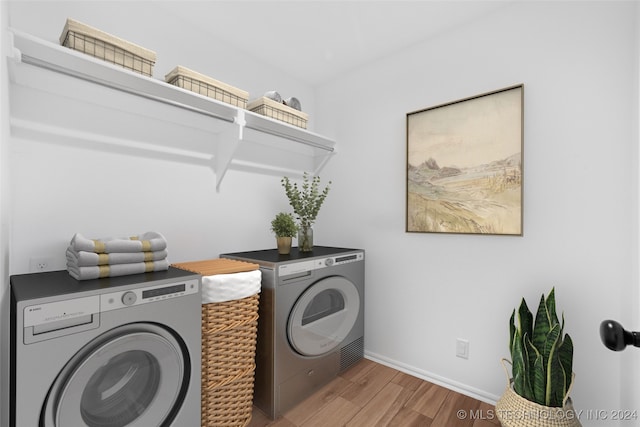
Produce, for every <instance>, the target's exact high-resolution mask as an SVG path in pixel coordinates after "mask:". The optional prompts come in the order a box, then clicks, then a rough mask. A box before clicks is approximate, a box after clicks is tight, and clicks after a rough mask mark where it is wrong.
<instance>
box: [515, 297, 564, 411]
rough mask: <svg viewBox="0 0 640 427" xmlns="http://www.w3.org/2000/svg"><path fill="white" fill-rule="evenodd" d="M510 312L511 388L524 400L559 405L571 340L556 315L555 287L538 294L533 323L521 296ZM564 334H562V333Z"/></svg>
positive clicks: (561, 399)
mask: <svg viewBox="0 0 640 427" xmlns="http://www.w3.org/2000/svg"><path fill="white" fill-rule="evenodd" d="M515 318H516V310H515V309H514V310H513V313H512V314H511V319H510V324H509V331H510V339H509V349H510V351H511V360H512V374H513V375H512V377H513V388H514V391H515V392H516V393H518V394H519V395H520V396H522V397H524V398H525V399H527V400H530V401H532V402H535V403H538V404H540V405H544V406H552V407H562V406H563V403H564V401H565V397H566V395H567V393H568V392H569V386H570V385H571V381H572V373H573V371H572V369H573V367H572V365H573V342H572V340H571V337H570V336H569V334H564V314H563V315H562V323H560V322H559V321H558V316H557V315H556V301H555V288H553V289H551V292H549V295H548V296H547V298H546V299H545V297H544V294H543V295H542V297H540V303H539V305H538V311H537V313H536V317H535V322H534V318H533V314H532V313H531V311H529V308H528V307H527V303H526V302H525V300H524V298H523V299H522V302H521V303H520V307H519V309H518V320H519V322H518V323H519V325H518V326H517V327H516V324H515ZM563 334H564V335H563Z"/></svg>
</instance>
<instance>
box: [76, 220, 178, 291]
mask: <svg viewBox="0 0 640 427" xmlns="http://www.w3.org/2000/svg"><path fill="white" fill-rule="evenodd" d="M168 269H169V261H168V260H167V241H166V240H165V238H164V237H163V236H162V235H161V234H160V233H156V232H147V233H144V234H141V235H139V236H133V237H124V238H112V237H110V238H106V239H87V238H86V237H84V236H82V235H81V234H79V233H76V234H75V235H74V236H73V238H72V239H71V243H70V244H69V247H68V248H67V271H68V272H69V274H70V275H71V276H72V277H73V278H75V279H77V280H88V279H99V278H102V277H115V276H125V275H128V274H139V273H148V272H151V271H163V270H168Z"/></svg>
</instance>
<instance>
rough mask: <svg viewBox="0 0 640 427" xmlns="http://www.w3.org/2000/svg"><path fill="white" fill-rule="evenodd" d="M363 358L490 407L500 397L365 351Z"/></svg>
mask: <svg viewBox="0 0 640 427" xmlns="http://www.w3.org/2000/svg"><path fill="white" fill-rule="evenodd" d="M364 357H365V358H366V359H369V360H372V361H374V362H377V363H380V364H381V365H385V366H388V367H390V368H393V369H396V370H398V371H400V372H404V373H405V374H408V375H411V376H414V377H416V378H420V379H422V380H425V381H429V382H431V383H434V384H437V385H439V386H442V387H444V388H447V389H449V390H453V391H455V392H458V393H461V394H464V395H465V396H469V397H472V398H474V399H477V400H480V401H482V402H486V403H488V404H490V405H495V404H496V402H497V401H498V399H499V398H500V396H496V395H494V394H491V393H487V392H485V391H483V390H478V389H476V388H474V387H470V386H468V385H466V384H462V383H459V382H457V381H453V380H451V379H449V378H444V377H441V376H440V375H436V374H434V373H432V372H427V371H423V370H422V369H417V368H415V367H413V366H409V365H406V364H404V363H401V362H398V361H396V360H392V359H389V358H387V357H384V356H381V355H379V354H375V353H372V352H370V351H365V352H364Z"/></svg>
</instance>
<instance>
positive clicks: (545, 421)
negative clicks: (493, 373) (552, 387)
mask: <svg viewBox="0 0 640 427" xmlns="http://www.w3.org/2000/svg"><path fill="white" fill-rule="evenodd" d="M506 363H508V361H507V360H505V359H502V367H503V368H504V371H505V373H506V374H507V388H506V389H505V391H504V394H503V395H502V397H500V399H499V400H498V402H496V416H497V417H498V419H499V420H500V423H501V424H502V426H503V427H581V426H582V424H580V420H579V419H578V414H577V413H576V411H575V410H574V409H573V403H572V402H571V398H569V397H568V395H569V393H567V398H566V400H565V402H564V406H563V407H561V408H554V407H549V406H544V405H540V404H537V403H535V402H531V401H530V400H527V399H525V398H524V397H522V396H520V395H519V394H518V393H516V392H515V391H514V390H513V381H512V380H511V378H510V376H509V371H508V369H507V366H506ZM572 386H573V378H572V381H571V385H570V386H569V392H571V387H572Z"/></svg>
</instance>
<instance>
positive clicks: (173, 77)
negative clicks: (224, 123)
mask: <svg viewBox="0 0 640 427" xmlns="http://www.w3.org/2000/svg"><path fill="white" fill-rule="evenodd" d="M164 80H165V81H166V82H167V83H169V84H172V85H175V86H178V87H181V88H183V89H187V90H190V91H191V92H195V93H197V94H200V95H204V96H207V97H209V98H213V99H216V100H218V101H222V102H225V103H227V104H231V105H233V106H235V107H240V108H247V100H248V99H249V92H246V91H244V90H241V89H238V88H235V87H233V86H231V85H228V84H226V83H223V82H221V81H218V80H216V79H212V78H211V77H208V76H205V75H204V74H200V73H198V72H196V71H193V70H190V69H188V68H186V67H183V66H180V65H178V66H177V67H176V68H174V69H173V70H171V72H169V74H167V75H166V76H165V77H164Z"/></svg>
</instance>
